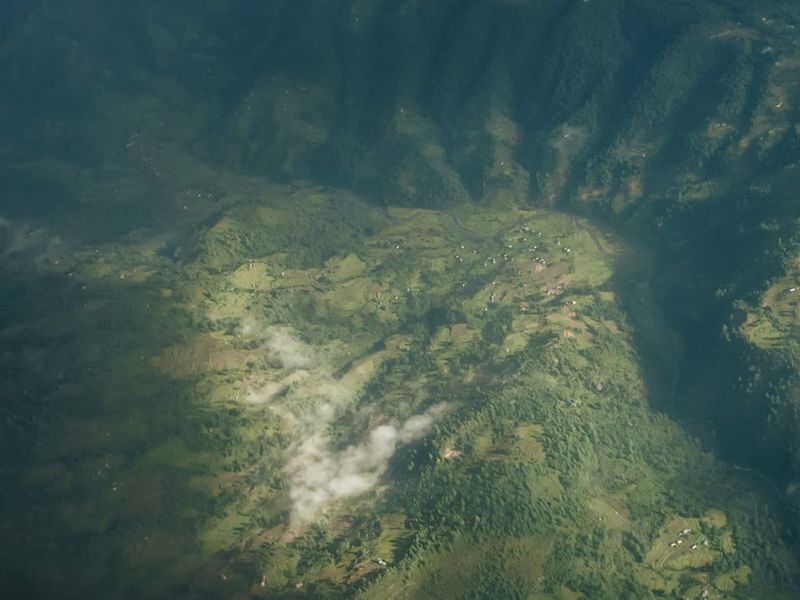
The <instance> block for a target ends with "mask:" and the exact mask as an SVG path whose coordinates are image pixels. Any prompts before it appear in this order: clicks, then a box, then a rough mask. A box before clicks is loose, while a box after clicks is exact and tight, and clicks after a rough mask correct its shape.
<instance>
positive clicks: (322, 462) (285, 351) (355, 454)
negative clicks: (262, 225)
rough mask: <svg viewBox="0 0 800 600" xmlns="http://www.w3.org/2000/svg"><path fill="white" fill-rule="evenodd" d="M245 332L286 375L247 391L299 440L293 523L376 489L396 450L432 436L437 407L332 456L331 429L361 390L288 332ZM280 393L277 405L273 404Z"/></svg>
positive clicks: (294, 451)
mask: <svg viewBox="0 0 800 600" xmlns="http://www.w3.org/2000/svg"><path fill="white" fill-rule="evenodd" d="M240 334H241V335H243V336H245V337H250V338H257V339H260V340H262V341H263V347H264V350H265V352H266V353H267V355H268V356H269V357H270V358H271V359H272V360H275V361H277V362H278V363H279V364H280V366H281V367H282V369H284V370H286V371H287V372H286V373H284V374H283V378H282V379H281V380H280V381H274V382H272V381H271V382H267V383H266V384H264V385H261V386H259V387H257V388H255V389H253V390H250V392H249V393H248V394H247V395H246V399H247V401H248V402H250V403H252V404H261V405H263V404H267V405H270V406H271V407H272V408H273V409H274V410H277V411H280V412H281V414H283V415H284V417H285V418H287V419H288V420H289V421H290V422H291V423H292V425H293V429H294V440H295V441H294V443H293V444H292V445H291V446H290V448H289V449H288V462H287V474H288V478H289V481H290V484H291V488H290V490H289V496H290V498H291V501H292V521H293V523H295V524H301V523H307V522H310V521H313V520H314V519H316V518H318V517H320V516H321V515H322V514H323V512H324V511H325V510H326V509H327V508H328V507H330V506H331V505H332V504H333V503H335V502H336V501H337V500H340V499H343V498H347V497H351V496H356V495H359V494H363V493H366V492H369V491H371V490H374V489H375V488H376V487H377V486H378V484H379V482H380V480H381V477H383V475H384V474H385V473H386V471H387V469H388V467H389V461H390V460H391V458H392V456H393V455H394V453H395V452H396V451H397V448H398V447H400V446H402V445H403V444H408V443H410V442H413V441H415V440H418V439H420V438H422V437H423V436H424V435H425V434H427V433H428V432H429V431H430V429H431V426H432V425H433V422H434V420H435V418H436V417H437V416H438V415H440V414H441V413H442V411H443V410H444V408H445V407H444V405H443V404H439V405H436V406H433V407H431V408H429V409H428V410H427V411H425V412H424V413H422V414H418V415H414V416H412V417H410V418H408V419H406V420H405V421H402V422H394V423H387V424H382V425H379V426H377V427H375V428H373V429H372V430H370V431H368V432H367V433H366V434H365V435H364V439H363V440H362V441H361V442H359V443H357V444H352V445H350V446H348V447H347V448H344V449H343V450H335V449H334V448H333V446H332V444H331V440H330V438H329V435H328V431H329V428H330V425H331V423H332V422H333V419H334V417H335V416H336V414H337V413H338V412H339V411H340V410H341V409H343V408H345V407H347V406H349V405H351V404H352V403H353V402H354V400H355V399H356V397H357V394H358V392H359V388H358V387H357V386H356V385H354V384H352V383H345V381H346V379H337V378H336V377H334V375H333V369H332V367H331V366H330V364H329V362H328V361H327V359H326V358H325V354H324V353H323V352H320V351H319V350H317V349H315V348H314V347H312V346H310V345H309V344H306V343H304V342H303V341H302V340H300V339H298V338H297V336H296V335H295V334H294V333H293V332H292V331H291V330H290V329H289V328H286V327H269V328H261V327H259V325H258V323H257V322H256V321H255V320H254V319H245V320H243V321H242V324H241V327H240ZM279 395H281V396H282V397H283V400H282V402H281V403H280V404H278V403H276V402H274V400H275V399H276V398H277V397H278V396H279Z"/></svg>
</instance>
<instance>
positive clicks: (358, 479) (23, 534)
mask: <svg viewBox="0 0 800 600" xmlns="http://www.w3.org/2000/svg"><path fill="white" fill-rule="evenodd" d="M263 190H264V191H263V192H262V193H261V194H260V195H257V197H256V196H249V197H248V195H247V194H235V193H231V195H230V197H229V198H228V199H227V200H226V202H224V203H223V205H222V206H221V207H217V208H215V209H213V210H211V209H210V208H209V207H207V206H205V205H203V204H202V203H196V204H194V205H192V206H191V207H190V208H187V211H189V212H191V211H196V212H197V213H198V215H200V216H202V217H203V219H202V224H199V225H197V224H195V225H193V226H192V228H191V231H190V233H189V234H188V235H183V236H175V235H170V232H142V233H140V234H139V235H137V236H129V237H128V238H125V239H124V240H123V241H117V242H114V243H88V242H85V243H80V244H73V245H70V246H65V247H64V248H63V249H61V250H60V251H59V252H57V253H49V254H48V255H47V256H46V257H44V258H43V259H42V260H41V261H40V264H39V265H38V266H37V267H36V268H35V271H34V273H33V275H34V276H33V277H32V278H31V279H30V283H28V284H26V285H20V286H19V288H18V293H19V294H20V295H21V296H20V297H21V298H22V300H23V301H24V302H27V303H29V306H28V308H29V309H30V310H28V311H26V312H25V313H24V318H22V319H21V320H19V321H17V322H15V323H13V324H7V325H6V326H5V328H4V329H3V330H2V334H1V335H2V337H3V340H4V344H5V346H6V347H7V348H9V351H10V352H12V353H13V354H14V358H13V362H14V364H16V365H17V368H16V370H15V371H14V375H13V376H12V377H11V378H10V379H9V385H11V386H13V387H14V389H15V390H16V392H17V394H18V395H19V396H20V397H24V398H28V399H29V404H28V405H27V406H25V407H24V409H23V408H20V407H16V409H17V411H18V414H19V415H21V416H19V418H18V422H16V423H13V424H12V425H13V427H12V428H11V429H10V430H13V431H16V432H17V435H18V436H34V438H35V440H36V443H35V446H34V447H33V448H32V449H31V450H30V451H28V452H26V453H21V454H20V455H19V457H18V460H17V463H16V466H14V467H13V468H12V469H10V470H9V471H7V472H5V473H4V474H3V475H4V478H5V479H6V481H9V482H13V485H14V489H16V490H18V493H16V494H13V495H12V494H8V495H7V497H6V498H5V502H6V504H7V506H8V507H9V508H10V512H9V513H8V514H10V515H12V516H13V518H12V519H10V520H8V521H6V522H4V523H3V524H2V530H1V531H2V534H3V536H4V539H5V540H6V542H5V544H4V549H5V550H4V561H5V562H6V563H7V564H11V565H19V571H17V574H16V575H15V577H18V578H20V581H24V582H26V585H32V586H34V589H35V588H36V587H38V588H39V589H42V590H52V589H69V590H70V592H72V591H73V590H74V592H75V593H76V594H79V593H86V594H88V595H94V596H96V595H97V594H100V595H102V596H104V597H110V598H113V597H142V598H156V597H174V595H175V594H189V593H194V594H196V595H198V597H206V596H207V595H212V596H224V597H227V598H251V597H256V598H258V597H263V598H284V597H285V598H290V597H298V598H300V597H309V598H324V597H341V596H357V597H361V598H495V597H496V598H517V597H519V598H536V599H545V598H623V597H637V598H647V597H664V596H666V597H692V598H695V597H710V598H755V597H762V598H767V597H769V598H783V597H785V598H792V597H794V594H793V590H792V588H791V586H790V585H789V584H788V583H787V580H788V574H790V573H792V572H795V571H796V569H797V567H798V565H797V564H796V559H795V557H794V556H793V555H792V554H791V552H790V551H789V549H788V546H786V545H785V541H784V540H783V539H782V538H781V535H782V533H781V532H782V528H781V525H780V523H781V518H782V517H781V510H782V509H781V507H780V505H779V504H778V501H777V500H776V499H775V498H774V497H773V496H772V490H771V489H769V488H761V487H759V485H760V484H759V483H758V482H757V481H755V480H753V479H752V478H748V477H747V476H746V475H745V474H743V473H739V472H737V471H735V470H733V469H730V468H727V467H725V466H723V465H722V464H720V463H718V462H715V460H714V459H713V458H712V457H711V456H710V455H708V454H706V453H704V452H703V451H702V450H701V449H700V446H699V444H698V443H697V442H696V441H695V440H693V439H692V438H691V437H690V436H689V435H688V434H687V433H686V432H685V431H683V430H682V429H681V427H680V426H678V425H676V424H675V423H674V422H672V421H671V420H670V419H668V418H667V417H665V416H663V415H660V414H657V413H656V412H655V411H654V410H653V409H652V408H651V405H650V403H649V399H650V395H651V393H652V392H653V391H652V390H650V389H648V386H647V385H646V384H645V380H644V379H643V374H642V373H643V371H642V369H643V367H642V365H641V363H640V359H639V358H638V354H637V350H636V346H635V344H634V343H633V339H632V335H631V327H632V323H631V319H636V320H637V326H639V327H641V330H642V331H652V332H656V333H654V334H653V335H657V333H658V332H659V331H660V330H659V325H658V323H657V322H656V321H655V318H654V317H652V316H649V314H648V309H647V306H648V302H647V298H646V294H647V282H646V281H644V280H642V281H638V280H637V279H636V278H637V277H639V276H640V270H638V271H637V270H636V269H632V268H631V267H630V265H634V264H638V265H641V262H642V261H643V260H646V257H645V255H642V254H641V253H640V252H639V251H637V250H636V249H634V248H630V247H628V246H626V245H625V244H624V243H622V242H621V241H620V240H619V239H616V238H614V237H612V236H611V235H610V234H608V233H606V232H604V231H601V230H598V229H597V228H595V227H593V226H592V225H591V224H589V223H588V222H586V221H584V220H581V219H577V218H574V217H568V216H565V215H562V214H558V213H555V212H551V211H547V210H520V209H516V208H508V207H505V208H501V207H498V208H476V207H471V206H463V207H461V208H458V209H452V210H447V211H435V210H423V209H398V208H389V209H379V208H375V207H368V206H367V205H365V204H363V203H362V202H361V201H360V200H358V199H357V198H354V197H351V196H349V195H346V194H344V193H342V192H339V191H336V190H332V189H327V188H318V187H313V186H309V185H306V184H300V185H298V186H295V187H294V188H292V189H289V188H282V187H278V186H264V188H263ZM501 204H502V203H501ZM209 214H210V215H211V217H210V218H209V217H208V216H207V215H209ZM192 218H193V217H191V216H188V217H187V222H191V219H192ZM197 220H198V221H200V219H199V217H197ZM28 275H31V273H30V272H29V273H28ZM45 289H47V290H50V291H51V293H48V294H42V292H43V290H45ZM632 289H635V290H637V297H636V298H635V299H631V300H629V302H628V303H627V304H624V301H625V298H624V297H621V295H622V296H624V295H625V294H626V293H630V290H632ZM629 315H630V316H629ZM648 319H651V320H652V322H648ZM30 340H39V343H38V347H39V348H40V349H39V350H34V349H33V348H34V347H33V346H32V345H31V341H30ZM9 360H11V359H9ZM663 360H665V361H668V360H669V356H668V354H665V356H664V357H663ZM665 368H668V365H665ZM20 439H21V438H20ZM753 507H757V509H753ZM686 529H691V532H686V533H684V531H685V530H686ZM98 590H101V591H98Z"/></svg>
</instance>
